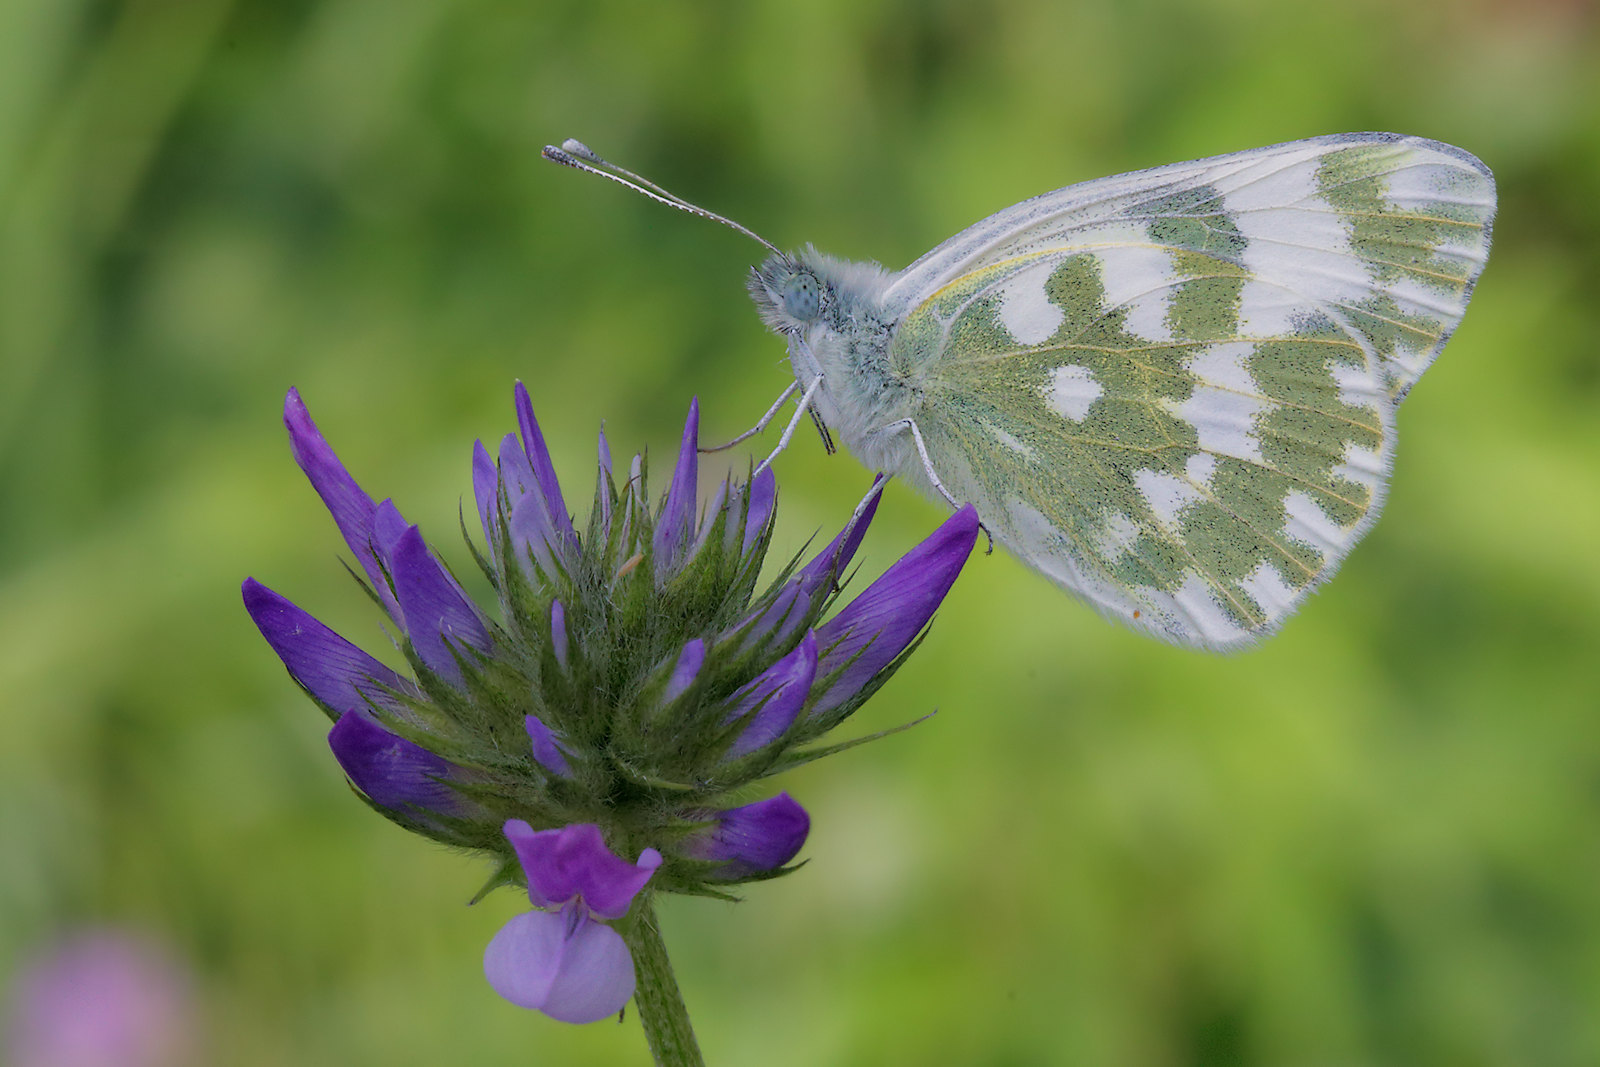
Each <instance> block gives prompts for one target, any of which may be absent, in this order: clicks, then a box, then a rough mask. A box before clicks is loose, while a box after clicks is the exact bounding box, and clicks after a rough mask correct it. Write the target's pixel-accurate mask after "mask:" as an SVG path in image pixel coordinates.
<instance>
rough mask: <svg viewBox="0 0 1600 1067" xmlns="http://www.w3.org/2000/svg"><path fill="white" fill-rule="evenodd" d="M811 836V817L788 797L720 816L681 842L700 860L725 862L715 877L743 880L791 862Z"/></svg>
mask: <svg viewBox="0 0 1600 1067" xmlns="http://www.w3.org/2000/svg"><path fill="white" fill-rule="evenodd" d="M810 832H811V816H809V815H807V814H806V809H805V808H802V807H801V806H800V805H799V804H798V803H797V802H796V801H795V799H794V798H793V797H791V796H790V795H789V794H788V793H779V794H778V795H777V796H775V797H772V798H770V799H768V800H759V801H757V802H756V803H754V804H746V805H744V806H743V807H738V808H733V809H731V810H728V811H724V812H719V813H718V815H717V823H716V825H715V826H714V827H712V828H711V829H709V830H707V831H705V832H704V833H702V834H698V835H696V836H694V837H692V838H689V839H688V840H687V841H685V842H684V851H685V852H686V853H687V854H688V855H690V856H692V857H694V858H695V859H702V860H723V861H725V862H724V863H723V864H722V866H721V867H720V868H718V870H717V872H716V875H715V877H718V878H728V879H734V878H746V877H749V876H750V875H752V874H762V873H765V872H767V871H774V870H777V869H778V868H779V867H782V866H783V865H784V864H785V863H788V862H789V861H790V860H792V859H794V857H795V853H797V852H799V851H800V846H801V845H803V844H805V842H806V835H807V834H808V833H810Z"/></svg>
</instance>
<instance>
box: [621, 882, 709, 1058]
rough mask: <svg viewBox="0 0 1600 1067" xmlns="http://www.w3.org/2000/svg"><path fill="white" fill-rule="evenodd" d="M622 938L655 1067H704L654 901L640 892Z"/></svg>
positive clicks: (646, 894)
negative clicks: (630, 960) (635, 978)
mask: <svg viewBox="0 0 1600 1067" xmlns="http://www.w3.org/2000/svg"><path fill="white" fill-rule="evenodd" d="M620 932H621V934H622V939H623V940H624V941H626V942H627V943H628V950H629V951H630V952H632V953H633V969H634V972H635V973H636V974H637V975H638V978H639V985H638V988H637V989H636V990H635V992H634V994H633V1002H634V1006H635V1007H636V1008H637V1009H638V1012H639V1021H640V1023H642V1024H643V1026H644V1036H645V1040H647V1041H649V1042H650V1052H651V1054H652V1055H653V1056H655V1058H656V1067H705V1060H704V1059H702V1058H701V1056H700V1045H699V1043H698V1042H697V1041H695V1039H694V1027H693V1026H691V1025H689V1010H688V1009H687V1008H685V1007H684V1005H683V995H682V994H681V993H679V992H678V980H677V979H676V978H675V977H673V974H672V963H671V962H670V961H669V960H668V959H667V946H666V943H665V942H663V941H662V940H661V930H660V929H659V927H658V926H657V924H656V911H655V907H654V901H653V898H652V896H651V894H649V893H641V894H640V895H639V899H638V900H637V901H635V903H634V906H633V910H632V911H631V912H630V913H629V914H628V919H627V921H626V923H625V924H623V925H622V929H621V931H620Z"/></svg>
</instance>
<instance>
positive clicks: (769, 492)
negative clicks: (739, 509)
mask: <svg viewBox="0 0 1600 1067" xmlns="http://www.w3.org/2000/svg"><path fill="white" fill-rule="evenodd" d="M777 499H778V478H777V475H775V474H773V473H772V468H771V467H763V468H761V471H760V472H759V473H758V474H757V475H756V476H755V478H753V479H752V480H751V482H750V507H749V510H748V511H747V512H746V513H745V520H744V549H743V554H744V555H749V553H750V549H751V548H753V547H754V546H755V543H756V539H757V538H758V537H760V536H761V531H762V530H764V529H766V526H767V520H768V519H770V518H771V517H772V508H773V505H774V504H775V503H776V502H777ZM852 551H853V550H852Z"/></svg>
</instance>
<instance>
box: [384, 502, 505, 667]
mask: <svg viewBox="0 0 1600 1067" xmlns="http://www.w3.org/2000/svg"><path fill="white" fill-rule="evenodd" d="M390 565H391V566H392V567H393V568H394V590H395V595H396V596H397V597H398V598H399V600H400V609H401V612H402V614H403V615H404V616H405V627H406V636H407V637H409V638H411V646H412V647H413V648H414V649H416V651H417V655H418V656H420V657H422V662H423V663H426V664H427V665H428V668H429V669H430V670H432V671H433V672H434V673H435V674H437V675H439V676H440V677H442V678H446V679H448V680H449V681H451V682H453V683H455V684H456V685H460V684H461V682H462V680H463V679H462V674H461V668H460V666H459V665H458V664H457V663H456V658H455V655H454V653H452V652H451V648H450V645H451V643H454V644H456V645H458V646H459V645H465V646H468V647H470V648H475V649H477V650H479V651H480V652H488V651H489V650H490V648H491V647H492V645H491V643H490V640H489V632H488V630H486V629H485V628H484V625H483V622H482V620H480V619H479V618H478V613H477V611H476V609H474V608H473V606H472V601H470V600H468V599H467V595H466V594H465V593H463V592H462V591H461V587H460V586H458V585H456V583H455V579H453V578H451V577H450V576H449V574H448V573H447V572H446V571H445V569H444V568H443V567H442V566H440V565H439V561H438V560H436V559H434V558H433V554H432V553H431V552H429V551H428V546H427V545H426V544H424V543H423V540H422V534H420V533H418V532H417V528H416V527H415V526H410V527H407V528H406V531H405V533H403V534H402V535H401V536H400V539H399V540H398V541H397V542H396V543H395V546H394V549H393V551H392V552H391V554H390Z"/></svg>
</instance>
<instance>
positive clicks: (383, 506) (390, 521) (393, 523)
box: [372, 499, 411, 580]
mask: <svg viewBox="0 0 1600 1067" xmlns="http://www.w3.org/2000/svg"><path fill="white" fill-rule="evenodd" d="M409 529H411V524H410V523H409V522H407V521H406V520H405V516H404V515H401V514H400V509H399V508H397V507H395V506H394V501H393V500H388V499H385V500H382V501H379V503H378V508H377V510H376V511H375V512H373V515H372V547H373V549H374V551H376V552H377V553H378V559H379V560H380V561H382V563H383V564H384V565H385V566H387V567H388V568H389V569H390V572H391V573H390V575H389V577H390V579H391V580H392V579H393V578H394V574H393V570H394V564H393V562H392V561H391V560H390V558H389V557H390V555H392V554H393V552H394V546H395V545H396V544H398V543H399V541H400V538H401V537H402V536H404V534H405V532H406V531H407V530H409Z"/></svg>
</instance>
